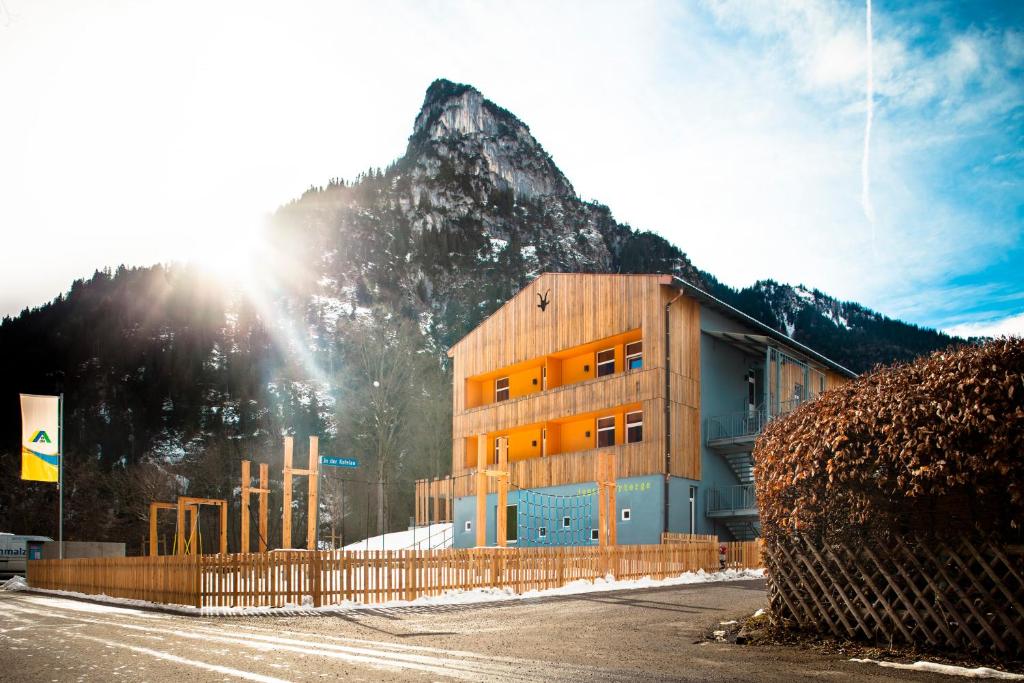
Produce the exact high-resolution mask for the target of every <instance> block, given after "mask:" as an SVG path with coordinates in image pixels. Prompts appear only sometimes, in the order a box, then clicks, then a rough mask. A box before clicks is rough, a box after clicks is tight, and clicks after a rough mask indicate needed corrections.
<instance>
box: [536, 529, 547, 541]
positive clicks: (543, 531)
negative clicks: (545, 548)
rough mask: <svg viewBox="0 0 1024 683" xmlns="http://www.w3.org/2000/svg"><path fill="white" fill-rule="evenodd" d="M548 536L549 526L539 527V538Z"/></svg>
mask: <svg viewBox="0 0 1024 683" xmlns="http://www.w3.org/2000/svg"><path fill="white" fill-rule="evenodd" d="M547 537H548V528H547V527H546V526H542V527H540V528H538V529H537V538H547Z"/></svg>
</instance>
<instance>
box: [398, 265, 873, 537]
mask: <svg viewBox="0 0 1024 683" xmlns="http://www.w3.org/2000/svg"><path fill="white" fill-rule="evenodd" d="M449 356H450V357H451V358H452V360H453V368H454V379H453V381H454V387H453V401H454V406H453V408H454V411H453V420H452V429H453V433H452V436H453V448H452V476H451V478H450V479H449V480H447V481H444V482H435V483H434V484H435V487H434V489H433V490H434V492H435V493H434V494H433V495H436V492H437V491H438V490H443V491H446V492H448V493H446V494H445V495H446V496H450V497H451V498H452V501H450V502H448V505H446V506H445V507H446V509H448V510H451V513H450V514H451V515H452V517H453V521H454V530H453V533H454V545H455V546H456V547H471V546H473V545H476V538H477V536H476V533H477V532H476V529H474V528H473V526H474V524H475V523H476V521H475V520H476V499H475V493H476V485H477V477H475V476H473V475H474V474H475V473H476V469H477V463H478V462H479V461H480V459H482V460H483V462H484V463H485V465H486V466H487V467H489V468H492V467H493V466H494V464H495V463H497V462H498V454H499V449H500V448H501V447H502V445H503V444H504V445H506V446H507V459H508V466H507V468H508V473H509V480H510V489H509V494H508V501H507V508H506V510H505V511H504V514H505V515H506V520H507V532H506V533H507V537H508V543H509V544H510V545H513V544H517V545H519V546H528V545H575V544H591V543H597V542H598V539H597V505H596V502H594V499H595V495H594V494H595V491H596V482H595V481H594V479H595V464H596V460H597V454H598V453H599V452H611V453H613V454H614V457H615V461H616V471H617V504H616V508H617V509H616V511H615V513H616V520H617V534H618V538H617V541H618V543H620V544H633V543H659V542H660V541H661V535H662V532H663V531H670V532H684V533H700V534H705V533H708V534H718V535H719V536H720V537H721V538H723V539H730V538H731V539H739V540H742V539H748V538H752V537H755V536H756V535H758V533H759V524H758V512H757V506H756V503H755V499H754V489H753V459H752V457H751V450H752V448H753V442H754V439H755V437H756V436H757V434H758V433H760V431H761V430H762V429H763V427H764V425H765V424H766V423H767V421H769V420H771V419H772V418H773V417H775V416H778V415H780V414H783V413H785V412H787V411H789V410H791V409H792V408H793V407H794V406H796V405H798V404H799V403H801V402H803V401H807V400H811V399H813V398H814V397H815V396H816V395H818V394H819V393H820V392H822V391H824V390H826V389H828V388H830V387H833V386H835V385H837V384H838V383H841V382H844V381H846V380H847V379H849V378H851V377H853V376H854V373H852V372H850V371H849V370H847V369H845V368H843V367H842V366H840V365H838V364H837V363H835V362H833V361H830V360H829V359H827V358H825V357H824V356H822V355H821V354H819V353H816V352H815V351H813V350H811V349H809V348H806V347H804V346H802V345H801V344H798V343H796V342H794V341H793V340H791V339H789V338H788V337H786V336H785V335H782V334H780V333H778V332H776V331H775V330H772V329H770V328H768V327H767V326H765V325H763V324H761V323H759V322H757V321H756V320H754V319H753V318H751V317H749V316H747V315H746V314H744V313H742V312H740V311H738V310H736V309H735V308H733V307H731V306H729V305H727V304H725V303H723V302H722V301H719V300H718V299H716V298H714V297H712V296H711V295H709V294H707V293H706V292H704V291H702V290H700V289H698V288H696V287H694V286H693V285H691V284H689V283H687V282H684V281H682V280H680V279H678V278H674V277H671V276H664V275H590V274H567V273H565V274H563V273H545V274H543V275H541V276H540V277H538V278H537V279H536V280H534V281H533V282H532V283H530V284H529V285H528V286H527V287H525V288H524V289H523V290H522V291H520V292H519V293H518V294H516V296H515V297H513V298H512V299H511V300H509V301H508V302H507V303H506V304H505V305H504V306H502V307H501V308H499V309H498V310H497V311H495V313H494V314H493V315H492V316H491V317H489V318H488V319H487V320H485V321H483V322H482V323H481V324H480V325H479V326H478V327H477V328H476V329H474V330H473V331H472V332H470V333H469V334H468V335H467V336H466V337H464V338H463V339H462V340H460V341H459V342H458V343H457V344H455V345H454V346H453V347H452V348H451V350H450V351H449ZM487 481H488V483H489V487H490V492H491V493H490V495H489V497H488V499H487V506H486V515H487V529H486V542H487V544H488V545H494V544H495V540H496V539H495V533H496V528H497V524H496V519H497V514H498V511H497V509H496V505H497V495H496V491H497V482H496V480H495V479H494V478H490V477H489V478H488V479H487ZM421 484H424V485H426V484H428V482H421ZM437 484H440V486H438V485H437ZM423 491H426V488H423V489H422V490H421V489H420V488H418V490H417V495H418V496H422V495H423ZM436 500H437V499H436V498H435V501H436ZM418 509H421V508H420V507H418ZM427 509H429V503H428V504H427Z"/></svg>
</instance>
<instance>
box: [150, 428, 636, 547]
mask: <svg viewBox="0 0 1024 683" xmlns="http://www.w3.org/2000/svg"><path fill="white" fill-rule="evenodd" d="M495 446H496V448H495V450H496V456H497V457H496V458H495V459H496V461H497V462H496V463H495V464H494V466H491V467H489V466H488V463H487V456H488V451H489V449H488V448H487V447H486V443H485V442H484V441H483V440H481V441H480V442H479V445H478V451H477V461H478V465H479V466H478V468H477V472H476V476H475V479H476V545H477V546H478V547H484V546H486V545H487V496H488V491H489V489H490V483H489V480H490V479H492V478H493V479H495V480H496V491H497V505H496V509H497V511H498V513H499V514H497V515H496V516H495V545H496V546H497V547H500V548H505V547H508V544H509V538H510V537H509V529H508V523H509V517H508V515H509V514H511V513H506V510H507V508H508V492H509V486H510V476H509V474H510V472H509V470H510V468H509V462H508V453H509V445H508V438H507V437H499V438H498V439H496V442H495ZM293 460H294V439H293V438H292V437H290V436H288V437H285V439H284V467H283V491H282V494H283V495H282V522H283V524H282V529H281V548H282V549H284V550H287V549H291V548H292V488H293V478H294V477H303V476H304V477H306V478H307V486H308V515H307V525H306V547H307V549H308V550H317V542H318V539H317V520H318V509H319V495H318V478H319V460H320V457H319V438H318V437H315V436H311V437H309V465H308V466H307V467H306V468H305V469H300V468H296V467H294V466H293ZM595 465H596V467H595V474H594V479H595V481H596V483H597V503H598V515H597V517H598V519H597V539H596V540H597V542H598V545H601V546H614V545H616V544H617V540H616V521H617V520H616V514H615V511H616V495H615V494H616V459H615V454H614V453H611V452H601V453H598V454H597V458H596V462H595ZM269 480H270V476H269V465H268V464H267V463H259V484H258V486H253V485H252V463H251V461H249V460H243V461H242V462H241V487H240V498H241V517H240V522H241V523H240V526H239V529H240V542H239V552H241V553H242V554H247V553H249V552H250V551H251V540H252V539H251V535H252V534H251V531H252V526H251V523H252V521H253V515H252V508H251V504H252V501H251V499H252V495H253V494H257V495H258V496H259V498H258V514H257V519H256V525H257V535H258V546H257V547H258V552H260V553H266V552H268V550H269V540H268V524H267V517H268V507H269V496H270V481H269ZM524 493H529V492H528V491H527V492H523V491H520V493H519V496H520V501H521V500H522V496H523V495H524ZM522 504H523V503H522V502H520V505H522ZM202 506H215V507H217V508H219V511H220V523H219V530H218V531H219V534H218V535H219V544H218V552H219V554H222V555H226V554H227V500H225V499H221V498H196V497H191V496H182V497H179V498H178V500H177V502H174V503H170V502H162V501H153V502H152V503H150V508H149V555H150V556H157V555H159V544H158V540H157V516H158V513H159V511H160V510H175V511H176V513H177V519H176V527H175V528H176V533H175V540H174V548H173V554H174V555H196V554H201V551H202V548H201V547H200V546H201V544H202V537H201V533H200V531H199V514H200V510H201V507H202ZM434 507H435V510H438V511H439V510H440V505H439V501H435V506H434ZM587 518H588V519H589V513H588V515H587ZM581 519H582V518H581ZM186 527H187V529H186ZM517 531H518V530H517ZM517 536H518V534H513V536H512V539H513V540H514V539H516V538H517Z"/></svg>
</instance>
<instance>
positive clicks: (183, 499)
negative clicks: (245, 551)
mask: <svg viewBox="0 0 1024 683" xmlns="http://www.w3.org/2000/svg"><path fill="white" fill-rule="evenodd" d="M203 505H211V506H216V507H219V508H220V525H219V526H220V534H219V536H220V544H219V549H218V552H219V554H221V555H227V554H228V502H227V501H226V500H224V499H223V498H193V497H192V496H179V497H178V503H177V509H178V542H177V544H176V546H177V547H176V551H177V552H176V553H175V554H177V555H198V554H199V553H197V552H196V546H195V541H196V532H197V528H198V526H199V508H200V506H203ZM190 507H191V508H193V509H194V510H195V512H194V513H193V514H192V524H191V527H190V529H189V543H188V545H186V544H185V542H184V540H185V512H186V510H188V509H189V508H190Z"/></svg>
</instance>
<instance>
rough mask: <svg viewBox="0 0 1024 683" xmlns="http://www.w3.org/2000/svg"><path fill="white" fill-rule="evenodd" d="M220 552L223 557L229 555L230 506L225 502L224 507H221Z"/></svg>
mask: <svg viewBox="0 0 1024 683" xmlns="http://www.w3.org/2000/svg"><path fill="white" fill-rule="evenodd" d="M218 550H220V554H221V555H227V554H228V505H227V501H224V505H221V506H220V548H219V549H218Z"/></svg>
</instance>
